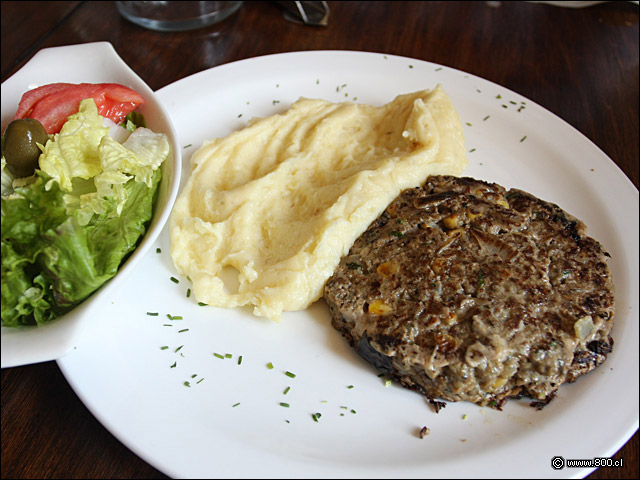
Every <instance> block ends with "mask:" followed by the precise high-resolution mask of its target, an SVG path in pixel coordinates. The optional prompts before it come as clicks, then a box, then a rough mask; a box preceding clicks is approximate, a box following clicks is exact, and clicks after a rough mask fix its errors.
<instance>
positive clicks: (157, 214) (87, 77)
mask: <svg viewBox="0 0 640 480" xmlns="http://www.w3.org/2000/svg"><path fill="white" fill-rule="evenodd" d="M58 82H69V83H120V84H122V85H126V86H128V87H130V88H133V89H134V90H135V91H137V92H138V93H139V94H140V95H142V96H143V97H144V99H145V104H144V105H142V106H141V107H140V108H139V111H140V112H141V113H142V114H143V115H144V116H145V120H146V122H147V125H148V126H149V128H151V129H152V130H154V131H155V132H162V133H165V134H166V135H167V136H168V138H169V142H170V144H171V148H172V154H171V157H170V158H169V159H168V160H167V161H165V162H164V164H163V165H162V175H163V177H162V182H161V183H160V188H159V191H158V199H157V201H156V206H155V211H154V215H153V220H152V222H151V224H150V225H149V228H148V229H147V233H146V234H145V236H144V238H143V239H142V241H141V242H140V245H139V246H138V247H137V248H136V250H135V252H134V253H133V254H132V255H131V256H130V257H129V258H128V259H127V261H126V262H125V263H124V264H123V265H122V266H121V267H120V269H119V270H118V273H117V274H116V276H115V277H113V278H112V279H111V280H110V281H109V282H107V283H106V284H105V285H104V286H103V287H101V288H100V289H99V290H98V291H97V292H96V293H94V294H93V295H91V297H89V298H88V299H87V300H85V301H84V302H82V304H80V305H79V306H78V307H76V308H74V309H73V310H71V311H70V312H68V313H66V314H65V315H63V316H61V317H60V318H58V319H56V320H55V321H53V322H50V323H48V324H46V325H44V326H38V327H36V326H33V327H32V326H24V327H17V328H7V327H2V330H1V337H0V338H1V342H2V368H6V367H16V366H20V365H28V364H31V363H37V362H45V361H50V360H56V359H58V358H60V357H62V356H63V355H66V354H67V353H69V352H70V351H71V350H72V349H73V348H74V347H75V345H76V341H77V336H78V335H79V331H80V329H81V328H84V327H85V326H86V324H87V323H90V321H91V318H92V317H93V315H96V309H99V308H100V305H101V303H102V301H103V299H104V298H105V297H107V296H108V295H112V294H113V293H114V291H115V290H117V289H118V288H119V286H120V285H121V284H122V281H123V280H124V278H125V277H126V276H127V275H128V274H129V273H130V272H131V271H133V269H134V268H135V266H136V264H137V263H138V261H139V260H140V258H142V256H143V255H144V254H145V252H146V251H147V250H148V249H149V248H151V245H153V243H154V242H155V240H156V238H157V237H158V235H159V234H160V232H161V230H162V228H163V226H164V224H165V222H166V221H167V219H168V218H169V214H170V213H171V207H172V206H173V202H174V200H175V198H176V196H177V194H178V187H179V185H180V167H181V165H182V159H181V156H180V155H181V153H182V152H181V150H180V149H178V148H176V145H177V135H176V132H175V129H174V127H173V125H172V124H171V119H170V118H169V114H168V113H167V111H166V110H165V109H164V107H163V106H162V105H161V104H160V103H159V102H158V100H157V98H156V96H155V94H154V92H153V90H151V88H149V86H148V85H147V84H146V83H144V81H143V80H142V79H141V78H140V77H139V76H138V75H137V74H136V73H135V72H134V71H133V70H131V68H129V66H128V65H127V64H126V63H125V62H124V61H123V60H122V59H121V58H120V56H119V55H118V54H117V52H116V51H115V49H114V48H113V45H111V44H110V43H108V42H94V43H85V44H81V45H69V46H64V47H53V48H45V49H43V50H40V51H39V52H38V53H36V54H35V55H34V56H33V58H31V60H29V62H27V64H26V65H24V67H22V68H21V69H20V70H19V71H18V72H16V73H15V74H14V75H12V76H11V77H10V78H8V79H7V80H6V81H5V82H3V83H2V131H3V132H4V129H5V128H6V126H7V125H8V124H9V123H10V122H11V120H13V116H14V115H15V113H16V110H17V108H18V102H19V101H20V99H21V98H22V94H23V93H24V92H26V91H27V90H30V89H32V88H35V87H39V86H42V85H47V84H49V83H58Z"/></svg>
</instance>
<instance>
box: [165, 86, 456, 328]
mask: <svg viewBox="0 0 640 480" xmlns="http://www.w3.org/2000/svg"><path fill="white" fill-rule="evenodd" d="M466 165H467V158H466V153H465V147H464V139H463V134H462V126H461V123H460V119H459V117H458V114H457V112H456V111H455V109H454V107H453V105H452V104H451V101H450V100H449V98H448V96H447V95H446V93H445V92H444V90H443V89H442V88H441V87H440V86H437V87H436V88H435V89H434V90H432V91H420V92H416V93H412V94H407V95H401V96H398V97H397V98H396V99H395V100H393V101H392V102H390V103H388V104H387V105H384V106H382V107H374V106H370V105H356V104H352V103H331V102H327V101H324V100H310V99H304V98H303V99H300V100H298V101H297V102H296V103H295V104H294V105H293V106H292V107H291V108H290V109H289V110H288V111H286V112H284V113H282V114H278V115H273V116H271V117H268V118H263V119H257V120H254V121H253V122H252V123H251V124H250V125H249V126H248V127H246V128H244V129H242V130H240V131H237V132H234V133H232V134H231V135H229V136H227V137H225V138H219V139H215V140H212V141H207V142H205V143H204V145H203V146H202V147H201V148H200V149H199V150H198V151H197V152H196V153H195V154H194V156H193V158H192V172H191V176H190V178H189V180H188V182H187V184H186V187H185V189H184V191H183V192H182V193H181V194H180V197H179V198H178V200H177V202H176V204H175V207H174V210H173V213H172V216H171V220H170V229H171V257H172V260H173V262H174V265H175V267H176V269H177V270H178V271H179V272H180V273H182V274H184V275H188V276H189V277H190V278H191V280H192V282H193V293H194V295H195V297H196V299H197V300H198V301H200V302H204V303H207V304H209V305H215V306H220V307H238V306H243V305H252V306H254V310H253V311H254V314H255V315H259V316H266V317H269V318H271V319H273V320H280V319H281V316H282V312H283V311H292V310H302V309H304V308H306V307H307V306H308V305H310V304H311V303H312V302H314V301H315V300H317V299H318V298H320V297H321V296H322V291H323V286H324V284H325V282H326V280H327V279H328V278H329V277H330V276H331V274H332V273H333V270H334V268H335V267H336V266H337V265H338V262H339V261H340V258H341V257H342V256H343V255H344V254H346V253H347V252H348V251H349V248H350V247H351V245H352V244H353V242H354V241H355V239H356V238H357V237H358V236H359V235H360V234H361V233H362V232H363V231H364V230H365V229H366V228H367V226H368V225H369V224H370V223H371V222H372V221H373V220H374V219H375V218H376V217H377V216H378V215H379V214H380V213H381V212H382V211H383V210H384V209H385V208H386V207H387V205H388V204H389V203H390V202H391V201H392V200H393V199H394V198H395V197H396V196H397V195H398V194H399V193H400V192H401V191H402V190H404V189H406V188H411V187H416V186H418V185H420V184H422V183H423V182H424V180H425V179H426V177H427V176H429V175H431V174H448V175H460V174H461V173H462V171H463V170H464V168H465V167H466ZM229 271H231V272H232V273H233V274H234V275H236V276H237V279H236V278H232V277H234V275H231V276H229V273H230V272H229Z"/></svg>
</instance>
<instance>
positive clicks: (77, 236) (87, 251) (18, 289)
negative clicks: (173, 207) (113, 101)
mask: <svg viewBox="0 0 640 480" xmlns="http://www.w3.org/2000/svg"><path fill="white" fill-rule="evenodd" d="M37 175H38V180H37V181H36V182H35V183H34V184H32V185H30V186H29V187H25V188H17V189H16V190H15V192H14V193H13V194H12V195H11V196H10V197H3V198H2V325H3V326H11V327H15V326H20V325H34V324H43V323H46V322H48V321H50V320H52V319H54V318H56V317H58V316H60V315H61V314H63V313H65V312H67V311H68V310H70V309H71V308H73V307H74V306H76V305H77V304H78V303H80V302H81V301H82V300H84V299H86V298H87V297H88V296H89V295H91V294H92V293H93V292H95V291H96V290H97V289H98V288H100V286H102V285H103V284H104V283H105V282H106V281H108V280H109V279H110V278H112V277H113V276H114V275H115V274H116V272H117V270H118V268H119V267H120V265H121V264H122V262H123V261H124V260H126V258H127V257H128V255H129V254H130V253H131V252H132V251H133V250H134V249H135V247H136V246H137V244H138V242H139V241H140V239H141V237H142V236H143V235H144V232H145V231H146V227H147V224H148V222H149V221H150V219H151V216H152V213H153V204H154V201H155V196H156V192H157V186H158V184H159V182H160V179H161V172H160V170H159V169H157V170H155V171H154V173H153V176H152V185H151V188H148V187H147V185H146V184H145V183H143V182H136V181H134V180H131V181H129V182H127V183H126V184H124V185H123V188H124V189H125V190H126V193H127V195H126V196H127V200H126V202H125V204H124V205H123V207H122V211H121V214H120V216H116V215H113V214H112V211H113V210H115V209H116V202H115V201H114V202H111V204H110V208H108V209H107V210H106V211H105V212H104V213H103V214H99V215H97V214H96V215H93V216H92V218H91V219H90V221H89V222H88V223H87V224H86V225H81V224H80V222H79V221H78V215H68V214H67V205H66V202H65V201H64V193H63V192H62V190H61V189H60V188H59V186H58V184H57V183H56V182H53V183H51V182H50V180H51V178H50V177H49V176H48V175H47V174H45V173H43V172H37ZM45 187H48V188H45Z"/></svg>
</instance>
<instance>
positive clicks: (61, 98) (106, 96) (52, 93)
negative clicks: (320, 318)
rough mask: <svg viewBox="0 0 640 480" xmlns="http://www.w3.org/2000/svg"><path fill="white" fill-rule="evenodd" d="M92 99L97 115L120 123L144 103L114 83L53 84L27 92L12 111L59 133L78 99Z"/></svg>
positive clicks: (16, 117) (76, 109) (19, 116)
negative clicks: (16, 108) (14, 110)
mask: <svg viewBox="0 0 640 480" xmlns="http://www.w3.org/2000/svg"><path fill="white" fill-rule="evenodd" d="M85 98H93V100H94V101H95V102H96V106H97V107H98V114H100V115H101V116H103V117H106V118H109V119H111V120H112V121H113V122H115V123H120V122H122V121H123V120H124V118H125V117H126V116H127V115H128V114H129V113H131V112H132V111H133V110H135V109H136V108H138V107H139V106H140V105H142V104H144V99H143V98H142V97H141V96H140V95H139V94H138V93H137V92H136V91H134V90H131V89H130V88H128V87H125V86H124V85H120V84H117V83H80V84H71V83H53V84H50V85H43V86H42V87H38V88H35V89H33V90H30V91H28V92H26V93H25V94H24V95H23V96H22V99H21V100H20V104H19V105H18V111H17V112H16V114H15V117H14V120H15V119H18V118H35V119H36V120H38V121H39V122H40V123H42V125H43V126H44V129H45V131H46V132H47V133H48V134H52V133H58V132H59V131H60V129H61V128H62V125H64V123H65V122H66V121H67V118H68V117H69V115H73V114H74V113H77V112H78V106H79V105H80V101H81V100H84V99H85Z"/></svg>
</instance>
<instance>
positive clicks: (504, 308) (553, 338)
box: [324, 176, 614, 409]
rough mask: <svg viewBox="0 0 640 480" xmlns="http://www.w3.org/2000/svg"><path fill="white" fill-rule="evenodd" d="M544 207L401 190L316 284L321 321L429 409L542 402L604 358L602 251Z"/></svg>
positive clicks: (462, 188)
mask: <svg viewBox="0 0 640 480" xmlns="http://www.w3.org/2000/svg"><path fill="white" fill-rule="evenodd" d="M585 232H586V227H585V225H584V224H583V223H582V222H581V221H580V220H578V219H576V218H574V217H572V216H571V215H569V214H568V213H566V212H565V211H563V210H562V209H560V208H559V207H558V206H557V205H554V204H551V203H549V202H545V201H543V200H540V199H538V198H536V197H534V196H533V195H530V194H528V193H526V192H523V191H520V190H516V189H511V190H509V191H507V190H506V189H505V188H503V187H501V186H499V185H496V184H491V183H487V182H483V181H479V180H475V179H472V178H456V177H450V176H432V177H429V178H428V179H427V181H426V183H425V184H424V185H423V186H422V187H419V188H415V189H410V190H406V191H404V192H403V193H402V194H401V195H400V196H399V197H398V198H397V199H396V200H395V201H394V202H393V203H391V205H389V207H388V208H387V209H386V210H385V211H384V212H383V213H382V214H381V215H380V216H379V217H378V218H377V219H376V220H375V221H374V222H373V223H372V224H371V225H370V226H369V228H368V229H367V230H366V231H365V232H364V233H363V234H362V235H361V236H360V237H359V238H358V239H357V240H356V242H355V243H354V245H353V247H352V248H351V250H350V251H349V253H348V254H347V255H346V256H345V257H343V258H342V260H341V262H340V264H339V266H338V267H337V269H336V271H335V272H334V274H333V276H332V277H331V278H330V279H329V280H328V282H327V284H326V286H325V290H324V298H325V300H326V301H327V303H328V305H329V307H330V310H331V315H332V324H333V326H334V327H335V328H336V329H337V330H338V331H340V332H341V333H342V334H343V335H344V337H345V338H346V339H347V340H348V342H349V343H350V344H351V346H353V347H354V348H355V349H357V351H358V352H359V353H360V354H361V355H362V356H363V357H364V358H366V359H367V360H368V361H369V362H371V363H372V364H373V365H375V366H376V367H377V368H378V369H379V370H381V371H383V372H385V373H386V374H387V375H389V376H390V377H391V378H393V379H395V380H397V381H399V382H400V383H401V384H402V385H403V386H405V387H407V388H410V389H412V390H416V391H418V392H420V393H422V394H424V395H425V396H426V397H428V398H429V399H430V400H431V401H432V403H435V404H437V405H442V402H437V401H436V399H441V400H448V401H469V402H474V403H477V404H479V405H489V406H493V407H496V408H498V409H500V408H501V407H502V406H503V405H504V403H506V401H507V400H508V399H509V398H516V397H522V396H525V397H530V398H532V399H534V402H532V405H536V406H538V407H539V408H541V407H542V406H544V405H546V404H547V403H548V402H549V401H550V400H551V399H552V398H553V397H554V396H555V393H556V391H557V389H558V387H559V386H560V385H561V384H562V383H565V382H573V381H575V380H576V379H577V378H578V377H579V376H580V375H583V374H585V373H588V372H589V371H591V370H593V369H594V368H596V367H597V366H598V365H600V364H601V363H602V362H603V361H604V360H605V357H606V355H607V354H608V353H609V352H610V351H611V348H612V346H613V339H612V338H611V337H610V335H609V334H610V331H611V328H612V323H613V313H614V306H613V304H614V287H613V282H612V279H611V274H610V272H609V268H608V266H607V263H606V260H607V257H608V256H609V255H608V254H607V253H606V252H605V251H604V249H603V247H602V246H601V245H600V244H599V243H598V242H597V241H595V240H594V239H592V238H590V237H588V236H586V234H585Z"/></svg>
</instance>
